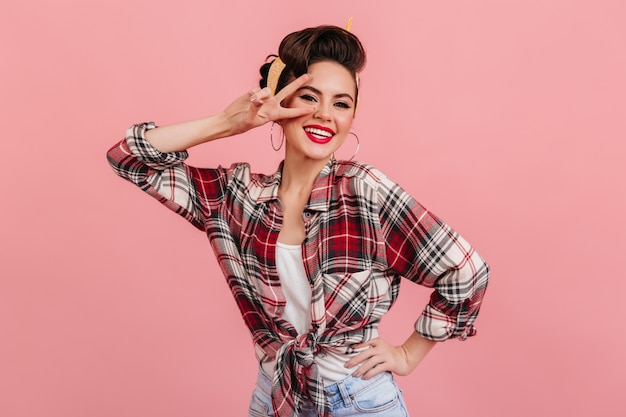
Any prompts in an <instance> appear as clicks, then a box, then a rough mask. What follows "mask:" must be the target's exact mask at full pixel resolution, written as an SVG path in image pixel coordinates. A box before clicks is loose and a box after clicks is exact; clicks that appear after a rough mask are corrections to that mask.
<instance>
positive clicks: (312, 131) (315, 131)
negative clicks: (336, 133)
mask: <svg viewBox="0 0 626 417" xmlns="http://www.w3.org/2000/svg"><path fill="white" fill-rule="evenodd" d="M304 130H305V131H306V132H308V133H310V134H312V135H315V136H321V137H323V138H329V137H331V136H332V135H333V134H332V133H330V132H327V131H326V130H322V129H316V128H314V127H306V128H304Z"/></svg>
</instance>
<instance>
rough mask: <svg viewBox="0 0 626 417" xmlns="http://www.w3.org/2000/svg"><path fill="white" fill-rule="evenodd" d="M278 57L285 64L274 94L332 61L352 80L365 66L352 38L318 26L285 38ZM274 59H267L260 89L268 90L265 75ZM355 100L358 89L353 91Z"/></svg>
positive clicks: (338, 30) (362, 52)
mask: <svg viewBox="0 0 626 417" xmlns="http://www.w3.org/2000/svg"><path fill="white" fill-rule="evenodd" d="M278 56H280V58H281V59H282V61H283V62H284V63H285V69H284V70H283V72H282V74H281V75H280V78H279V79H278V85H277V87H276V92H279V91H280V90H281V89H282V88H283V87H285V86H286V85H287V84H289V82H291V81H293V80H294V79H296V78H297V77H299V76H301V75H303V74H306V72H307V71H308V68H309V66H310V65H311V64H315V63H316V62H320V61H333V62H336V63H338V64H340V65H342V66H343V67H344V68H346V69H347V70H348V71H349V72H350V73H351V74H352V77H353V78H354V79H355V83H356V74H357V73H359V72H361V70H362V69H363V67H364V66H365V49H364V48H363V45H362V44H361V41H359V38H357V37H356V36H355V35H354V34H352V33H350V32H348V31H347V30H345V29H343V28H340V27H337V26H327V25H323V26H317V27H314V28H307V29H303V30H301V31H298V32H293V33H291V34H289V35H287V36H286V37H285V38H284V39H283V40H282V42H281V43H280V47H279V48H278ZM271 58H274V59H275V58H276V55H270V56H268V60H269V62H267V63H266V64H264V65H263V66H262V67H261V69H260V73H261V80H260V82H259V85H260V86H261V88H264V87H266V86H267V75H268V72H269V69H270V66H271V64H272V62H273V61H274V59H271ZM356 93H357V96H358V94H359V93H358V85H357V88H356Z"/></svg>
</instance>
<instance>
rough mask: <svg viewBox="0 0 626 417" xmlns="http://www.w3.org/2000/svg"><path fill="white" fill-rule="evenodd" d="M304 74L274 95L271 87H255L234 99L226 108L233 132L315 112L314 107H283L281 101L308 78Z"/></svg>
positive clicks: (236, 132) (225, 112) (226, 114)
mask: <svg viewBox="0 0 626 417" xmlns="http://www.w3.org/2000/svg"><path fill="white" fill-rule="evenodd" d="M309 78H310V77H309V75H308V74H304V75H301V76H300V77H298V78H297V79H295V80H294V81H292V82H291V83H289V84H288V85H287V86H285V88H283V89H282V90H280V91H279V92H278V93H276V95H274V96H272V92H271V91H270V89H269V87H265V88H263V89H261V88H258V87H257V88H254V89H252V90H250V91H248V92H247V93H246V94H244V95H243V96H241V97H239V98H238V99H236V100H235V101H233V102H232V103H231V104H230V105H229V106H228V107H226V109H225V110H224V115H225V116H226V119H227V120H228V121H229V124H230V126H231V129H230V131H231V134H232V135H235V134H238V133H243V132H245V131H247V130H250V129H253V128H255V127H258V126H261V125H264V124H265V123H267V122H273V121H276V120H282V119H291V118H294V117H300V116H304V115H306V114H309V113H312V112H313V107H312V106H311V107H310V108H308V107H304V108H297V109H295V108H294V109H292V108H288V107H283V106H282V105H281V102H282V101H283V100H284V99H285V98H287V97H289V96H290V95H291V94H293V93H294V92H296V91H297V90H298V89H299V88H300V87H302V86H303V85H304V84H305V83H306V82H307V81H308V80H309Z"/></svg>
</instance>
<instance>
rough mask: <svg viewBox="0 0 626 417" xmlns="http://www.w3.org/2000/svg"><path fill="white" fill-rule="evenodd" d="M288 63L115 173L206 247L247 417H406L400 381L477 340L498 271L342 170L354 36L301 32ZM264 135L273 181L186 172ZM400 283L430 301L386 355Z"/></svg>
mask: <svg viewBox="0 0 626 417" xmlns="http://www.w3.org/2000/svg"><path fill="white" fill-rule="evenodd" d="M279 57H280V58H278V59H275V60H274V61H273V62H272V63H268V64H266V65H264V66H263V67H262V68H261V74H262V76H263V79H262V80H261V88H255V89H253V90H251V91H249V92H248V93H246V94H244V95H243V96H241V97H240V98H238V99H237V100H235V101H234V102H233V103H231V104H230V105H229V106H228V107H227V108H226V109H225V110H224V111H223V112H221V113H219V114H216V115H213V116H210V117H207V118H203V119H199V120H193V121H189V122H183V123H178V124H173V125H169V126H163V127H156V126H155V125H154V124H153V123H143V124H139V125H135V126H133V127H131V128H130V129H129V130H128V131H127V136H126V138H125V139H124V140H123V141H122V142H120V143H119V144H117V145H116V146H114V147H113V148H112V149H111V150H110V151H109V153H108V159H109V162H110V164H111V166H112V167H113V169H114V170H115V171H116V172H117V173H118V174H119V175H120V176H122V177H124V178H126V179H128V180H130V181H132V182H133V183H135V184H136V185H138V186H139V187H141V188H142V189H143V190H144V191H145V192H147V193H148V194H150V195H152V196H153V197H155V198H157V199H158V200H159V201H160V202H161V203H162V204H164V205H165V206H167V207H169V208H170V209H171V210H173V211H175V212H176V213H178V214H180V215H181V216H183V217H184V218H186V219H187V220H188V221H189V222H191V223H192V224H193V225H194V226H196V227H197V228H199V229H200V230H203V231H205V232H206V233H207V235H208V237H209V240H210V242H211V245H212V247H213V250H214V252H215V254H216V256H217V259H218V262H219V264H220V267H221V268H222V271H223V273H224V275H225V277H226V279H227V282H228V284H229V286H230V288H231V291H232V293H233V296H234V297H235V300H236V301H237V304H238V306H239V309H240V310H241V313H242V316H243V318H244V321H245V323H246V325H247V326H248V328H249V330H250V332H251V335H252V339H253V342H254V347H255V352H256V356H257V358H258V360H259V364H260V367H259V376H258V381H257V386H256V389H255V391H254V392H253V395H252V401H251V403H250V415H251V416H263V415H275V416H280V417H286V416H294V415H298V416H314V415H320V416H332V415H334V416H352V415H360V414H362V413H368V414H371V413H375V412H378V413H379V414H380V415H384V416H396V415H398V416H406V415H407V412H406V407H405V405H404V401H403V399H402V395H401V393H400V391H399V389H398V388H397V386H396V385H395V382H394V380H393V377H392V374H393V373H395V374H398V375H407V374H409V373H410V372H411V371H412V370H413V369H415V367H416V366H417V365H418V364H419V363H420V361H421V360H422V359H423V358H424V356H425V355H426V354H427V353H428V352H429V351H430V349H431V348H432V347H433V345H434V344H435V343H436V342H437V341H443V340H446V339H449V338H459V339H465V338H466V337H468V336H472V335H473V334H474V333H475V330H474V327H473V322H474V320H475V319H476V316H477V314H478V310H479V307H480V303H481V300H482V297H483V295H484V292H485V288H486V285H487V278H488V273H489V270H488V267H487V265H486V264H485V263H484V262H483V260H482V259H481V258H480V257H479V255H478V254H477V253H476V252H475V251H474V250H473V248H472V247H471V246H470V245H469V244H468V243H467V242H466V241H465V240H463V239H462V238H461V237H460V236H459V235H458V234H457V233H455V232H454V231H453V230H452V229H451V228H450V227H449V226H447V225H446V224H444V223H443V222H442V221H441V220H439V219H438V218H437V217H436V216H434V215H433V214H432V213H430V212H429V211H427V210H426V209H425V208H424V207H422V206H421V205H420V204H419V203H417V202H416V201H415V200H414V199H413V198H412V197H411V196H409V195H408V194H407V193H406V192H404V191H403V190H402V189H401V188H400V187H399V186H398V185H397V184H395V183H393V182H392V181H391V180H390V179H388V178H387V177H386V176H385V175H384V174H382V173H381V172H380V171H378V170H377V169H375V168H373V167H371V166H368V165H365V164H362V163H357V162H352V161H337V160H335V158H334V157H333V154H334V152H335V151H336V150H337V149H338V148H339V147H340V146H341V145H342V144H343V142H344V141H345V140H346V137H347V136H348V135H349V134H350V127H351V124H352V121H353V118H354V115H355V112H356V108H357V104H358V94H359V90H358V89H359V85H358V73H359V72H360V71H361V70H362V67H363V66H364V64H365V52H364V50H363V47H362V45H361V43H360V42H359V40H358V39H357V38H356V36H354V35H353V34H351V33H350V32H349V31H347V30H344V29H341V28H338V27H334V26H320V27H316V28H309V29H305V30H302V31H299V32H295V33H292V34H290V35H288V36H287V37H285V39H283V41H282V42H281V45H280V48H279ZM268 122H276V123H277V124H278V125H280V127H278V126H275V125H272V129H271V135H270V136H271V140H272V146H274V147H277V146H283V147H284V152H285V157H284V160H283V162H282V163H281V165H280V166H279V168H278V170H277V172H275V173H274V174H272V175H260V174H253V173H251V172H250V169H249V165H248V164H234V165H232V166H230V167H229V168H222V167H218V168H216V169H204V168H194V167H190V166H188V165H186V164H184V160H185V158H186V157H187V153H186V150H187V149H188V148H191V147H193V146H196V145H199V144H202V143H205V142H209V141H211V140H215V139H218V138H223V137H230V136H233V135H236V134H238V133H242V132H245V131H247V130H250V129H253V128H255V127H258V126H261V125H264V124H266V123H268ZM281 129H282V132H283V134H282V135H279V134H278V131H279V130H281ZM283 141H284V145H283ZM400 277H405V278H407V279H409V280H411V281H414V282H416V283H418V284H421V285H425V286H429V287H433V288H434V289H435V291H434V292H433V294H432V296H431V300H430V302H429V304H428V305H427V306H426V308H425V310H424V312H423V314H422V315H421V316H420V317H419V318H418V320H417V322H416V324H415V329H414V330H412V331H411V332H410V333H411V334H410V336H409V337H408V339H407V340H406V342H405V343H404V344H402V345H401V346H391V345H390V344H388V343H386V342H385V341H384V340H382V339H380V338H379V337H378V331H377V329H378V323H379V322H380V319H381V318H382V316H383V315H384V314H385V313H386V312H387V311H388V310H389V308H390V307H391V305H392V304H393V302H394V301H395V300H396V298H397V295H398V290H399V284H400Z"/></svg>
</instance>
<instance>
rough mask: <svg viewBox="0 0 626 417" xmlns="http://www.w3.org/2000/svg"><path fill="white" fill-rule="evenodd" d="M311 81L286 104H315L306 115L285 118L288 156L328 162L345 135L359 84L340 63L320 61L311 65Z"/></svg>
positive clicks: (288, 157) (285, 103) (349, 123)
mask: <svg viewBox="0 0 626 417" xmlns="http://www.w3.org/2000/svg"><path fill="white" fill-rule="evenodd" d="M308 73H309V75H310V76H311V78H310V79H309V81H308V82H307V83H306V84H304V85H303V86H302V87H300V88H299V89H298V90H297V91H296V92H295V93H294V94H293V95H292V96H290V97H289V98H287V99H286V100H285V102H284V105H285V106H287V107H303V106H307V107H314V108H315V111H314V112H313V113H311V114H308V115H306V116H302V117H298V118H295V119H289V120H283V121H282V123H281V124H282V127H283V131H284V132H285V139H286V146H285V159H295V160H315V161H320V162H323V163H326V161H328V159H329V158H330V157H331V155H332V154H333V153H334V152H335V151H336V150H337V149H338V148H339V146H341V144H342V143H343V142H344V140H345V139H346V136H347V135H348V132H349V131H350V127H351V126H352V120H353V119H354V106H355V104H356V101H355V99H356V84H355V81H354V78H353V76H352V74H350V72H349V71H348V70H347V69H345V68H344V67H343V66H341V65H340V64H337V63H336V62H332V61H321V62H316V63H314V64H311V65H310V66H309V68H308Z"/></svg>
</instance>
